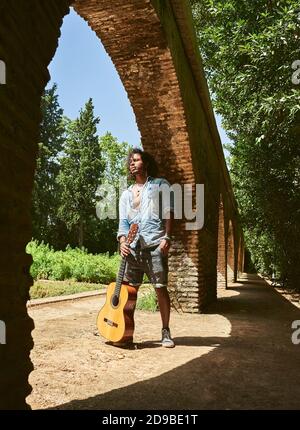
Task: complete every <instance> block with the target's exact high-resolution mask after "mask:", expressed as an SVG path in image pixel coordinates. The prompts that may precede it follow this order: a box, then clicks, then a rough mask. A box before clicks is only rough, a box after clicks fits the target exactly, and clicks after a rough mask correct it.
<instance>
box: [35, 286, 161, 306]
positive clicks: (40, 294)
mask: <svg viewBox="0 0 300 430" xmlns="http://www.w3.org/2000/svg"><path fill="white" fill-rule="evenodd" d="M106 287H107V285H106V284H98V283H92V282H76V281H72V280H66V281H50V280H48V279H39V280H38V281H35V282H34V284H33V286H32V287H31V288H30V299H42V298H46V297H54V296H65V295H69V294H76V293H82V292H84V291H95V290H102V289H103V291H106ZM136 309H138V310H144V311H150V312H156V311H157V299H156V293H155V291H154V288H153V287H152V285H150V284H143V285H142V286H141V288H140V290H139V294H138V299H137V303H136Z"/></svg>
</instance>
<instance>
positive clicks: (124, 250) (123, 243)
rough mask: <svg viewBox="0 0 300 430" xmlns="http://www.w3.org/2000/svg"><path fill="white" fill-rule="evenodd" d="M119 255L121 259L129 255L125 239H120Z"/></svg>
mask: <svg viewBox="0 0 300 430" xmlns="http://www.w3.org/2000/svg"><path fill="white" fill-rule="evenodd" d="M120 254H121V256H122V257H127V255H129V254H130V246H129V245H127V243H126V237H125V236H122V237H121V238H120Z"/></svg>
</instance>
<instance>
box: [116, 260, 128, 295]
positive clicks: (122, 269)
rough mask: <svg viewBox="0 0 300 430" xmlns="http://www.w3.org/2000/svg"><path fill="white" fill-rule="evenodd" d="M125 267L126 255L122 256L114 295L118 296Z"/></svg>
mask: <svg viewBox="0 0 300 430" xmlns="http://www.w3.org/2000/svg"><path fill="white" fill-rule="evenodd" d="M125 267H126V257H122V260H121V264H120V268H119V273H118V276H117V279H116V287H115V295H116V296H118V297H119V294H120V291H121V285H122V282H123V278H124V274H125Z"/></svg>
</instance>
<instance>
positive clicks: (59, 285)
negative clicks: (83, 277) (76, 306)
mask: <svg viewBox="0 0 300 430" xmlns="http://www.w3.org/2000/svg"><path fill="white" fill-rule="evenodd" d="M105 288H106V285H105V284H98V283H91V282H76V281H72V280H66V281H49V280H42V279H39V280H38V281H35V282H34V284H33V286H32V287H31V288H30V292H29V293H30V298H31V299H41V298H43V297H54V296H64V295H68V294H75V293H81V292H83V291H95V290H101V289H105Z"/></svg>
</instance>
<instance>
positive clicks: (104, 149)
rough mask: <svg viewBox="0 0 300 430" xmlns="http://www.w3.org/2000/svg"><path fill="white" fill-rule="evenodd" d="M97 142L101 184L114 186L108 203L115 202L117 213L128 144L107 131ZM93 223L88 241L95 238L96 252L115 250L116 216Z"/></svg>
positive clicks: (125, 170)
mask: <svg viewBox="0 0 300 430" xmlns="http://www.w3.org/2000/svg"><path fill="white" fill-rule="evenodd" d="M99 144H100V149H101V154H102V158H103V161H104V165H105V168H104V172H103V179H102V185H105V184H109V185H110V186H113V187H114V196H111V201H110V204H116V207H115V209H116V213H118V200H119V197H120V196H119V183H120V179H122V178H123V179H124V177H126V175H127V169H126V159H127V154H128V152H129V148H130V146H129V144H128V143H127V142H122V143H120V142H118V139H117V138H116V137H114V136H113V135H112V134H111V133H109V132H107V133H106V134H105V135H104V136H101V137H100V139H99ZM102 197H106V200H107V195H106V196H102ZM113 197H115V199H113ZM99 199H100V198H99ZM100 200H101V199H100ZM93 224H94V225H93V227H92V228H91V229H90V242H89V243H90V244H91V246H92V241H93V239H94V240H95V239H97V240H96V243H97V249H98V252H103V251H109V252H110V253H113V252H115V251H116V250H117V242H116V234H117V230H118V216H117V217H116V219H110V218H106V219H98V220H97V221H96V223H95V222H94V221H93Z"/></svg>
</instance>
